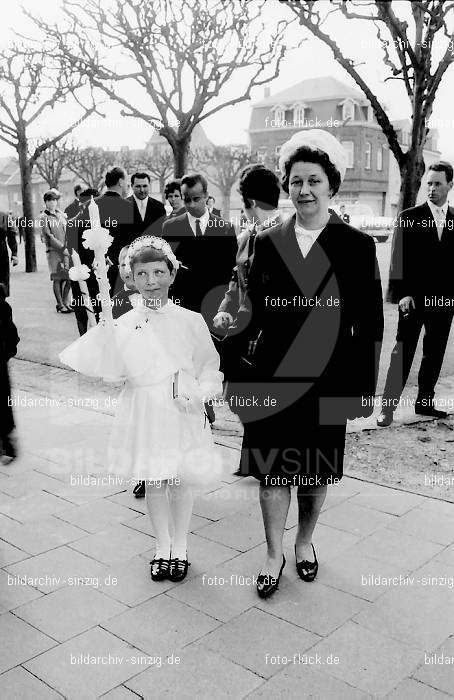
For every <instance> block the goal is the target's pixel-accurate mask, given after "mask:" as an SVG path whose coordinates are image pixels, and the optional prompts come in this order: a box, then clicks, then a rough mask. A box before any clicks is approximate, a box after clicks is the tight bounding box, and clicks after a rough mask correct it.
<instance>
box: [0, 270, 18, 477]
mask: <svg viewBox="0 0 454 700" xmlns="http://www.w3.org/2000/svg"><path fill="white" fill-rule="evenodd" d="M5 292H6V290H5V287H4V286H3V284H0V464H8V463H9V462H11V461H12V460H13V459H15V457H16V446H15V438H14V432H13V431H14V427H15V426H14V415H13V409H12V406H11V405H10V404H11V386H10V382H9V373H8V360H10V359H11V358H12V357H14V355H15V354H16V352H17V344H18V343H19V336H18V334H17V329H16V326H15V325H14V323H13V314H12V311H11V307H10V305H9V304H8V302H7V301H6V294H5Z"/></svg>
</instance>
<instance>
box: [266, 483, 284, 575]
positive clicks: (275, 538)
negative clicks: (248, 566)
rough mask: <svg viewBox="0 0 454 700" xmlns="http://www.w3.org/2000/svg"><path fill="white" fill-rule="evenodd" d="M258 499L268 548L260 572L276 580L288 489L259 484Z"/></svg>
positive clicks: (281, 554) (279, 564)
mask: <svg viewBox="0 0 454 700" xmlns="http://www.w3.org/2000/svg"><path fill="white" fill-rule="evenodd" d="M259 497H260V507H261V509H262V517H263V525H264V527H265V536H266V543H267V548H268V551H267V556H266V560H265V563H264V565H263V566H262V570H261V571H262V574H270V575H271V576H273V577H274V578H276V577H277V576H278V574H279V570H280V568H281V566H282V556H283V545H282V540H283V537H284V530H285V523H286V522H287V515H288V509H289V506H290V487H289V486H265V485H263V484H260V490H259Z"/></svg>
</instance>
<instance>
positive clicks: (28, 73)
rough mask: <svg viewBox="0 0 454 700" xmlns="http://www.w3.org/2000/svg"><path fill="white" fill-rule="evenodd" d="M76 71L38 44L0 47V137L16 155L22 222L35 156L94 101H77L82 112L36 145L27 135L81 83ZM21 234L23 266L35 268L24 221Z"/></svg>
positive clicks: (29, 208) (28, 215)
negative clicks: (74, 72)
mask: <svg viewBox="0 0 454 700" xmlns="http://www.w3.org/2000/svg"><path fill="white" fill-rule="evenodd" d="M84 80H85V79H84V77H83V76H81V75H71V74H70V73H69V72H68V71H67V70H64V69H61V68H60V66H58V64H56V63H55V61H54V59H53V58H51V57H49V55H47V54H46V53H45V52H44V50H42V49H39V50H38V49H36V50H35V49H33V48H30V47H27V46H19V45H15V46H13V47H11V48H9V49H5V50H3V51H0V81H1V84H2V88H1V91H0V139H1V140H2V141H4V142H5V143H7V144H8V145H9V146H11V147H12V148H14V149H15V151H16V152H17V155H18V157H19V169H20V176H21V190H22V209H23V216H24V218H25V219H26V220H27V222H33V214H34V212H33V204H32V184H31V176H32V172H33V168H34V166H35V164H36V162H37V160H38V158H39V157H40V156H41V155H42V154H43V153H44V152H45V151H46V150H47V149H48V148H51V147H52V146H54V145H55V144H56V143H58V142H59V141H60V140H61V139H63V138H64V137H65V136H67V135H68V134H69V133H70V132H71V131H72V130H73V129H74V127H75V126H77V124H79V123H80V122H81V121H82V120H84V119H86V118H87V117H88V116H89V115H90V114H92V113H93V112H94V111H95V105H94V104H93V105H92V106H91V107H90V108H86V107H82V105H81V104H80V102H79V101H78V100H77V102H78V104H79V105H80V106H81V107H82V116H81V117H80V118H79V119H78V120H77V121H75V122H74V123H73V124H71V125H70V126H68V127H66V128H64V129H62V131H61V132H60V133H58V134H56V135H55V136H53V137H52V138H48V139H43V140H42V141H41V142H40V143H39V144H38V145H36V147H33V146H32V145H31V142H30V140H29V128H30V125H31V124H33V123H34V122H36V120H38V119H39V118H41V117H42V116H43V115H44V114H45V113H46V111H47V110H49V109H53V108H54V107H55V106H56V105H57V104H59V103H61V102H64V101H65V100H66V99H67V97H68V96H69V95H70V94H72V95H73V96H75V93H76V90H77V89H78V88H79V87H81V86H82V85H83V83H84ZM25 230H26V234H25V269H26V272H34V271H35V270H36V252H35V231H34V227H33V226H29V225H27V226H26V228H25Z"/></svg>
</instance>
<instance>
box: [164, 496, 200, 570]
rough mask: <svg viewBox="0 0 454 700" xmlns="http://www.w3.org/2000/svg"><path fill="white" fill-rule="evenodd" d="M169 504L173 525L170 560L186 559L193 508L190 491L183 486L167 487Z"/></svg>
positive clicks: (192, 498)
mask: <svg viewBox="0 0 454 700" xmlns="http://www.w3.org/2000/svg"><path fill="white" fill-rule="evenodd" d="M169 504H170V513H171V517H172V523H173V539H172V558H178V559H186V558H187V556H186V555H187V550H188V532H189V524H190V522H191V516H192V508H193V506H194V494H193V491H192V489H191V488H190V487H189V486H185V485H184V484H172V485H169Z"/></svg>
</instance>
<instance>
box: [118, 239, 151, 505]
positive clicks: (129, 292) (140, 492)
mask: <svg viewBox="0 0 454 700" xmlns="http://www.w3.org/2000/svg"><path fill="white" fill-rule="evenodd" d="M128 251H129V246H127V245H126V246H124V248H122V249H121V250H120V255H119V256H118V271H119V273H120V278H121V281H122V283H123V289H121V290H120V291H119V292H117V293H116V294H115V296H114V297H113V298H112V316H113V317H114V319H117V318H120V316H123V314H126V313H127V312H128V311H131V310H132V309H133V308H135V306H136V305H137V300H138V298H139V296H140V294H139V293H138V291H137V288H136V285H135V284H134V279H133V274H132V271H131V270H130V269H129V268H128V266H127V262H126V257H127V255H128ZM132 492H133V494H134V496H135V497H136V498H145V481H138V482H137V484H136V485H135V486H134V488H133V490H132Z"/></svg>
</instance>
